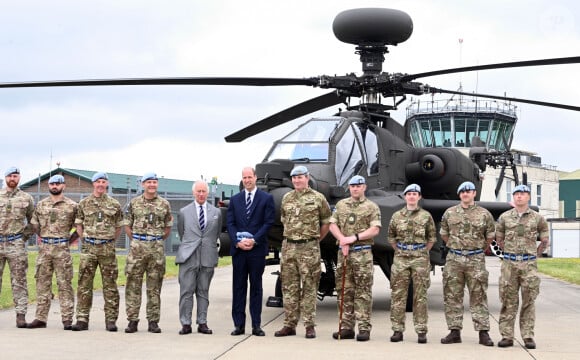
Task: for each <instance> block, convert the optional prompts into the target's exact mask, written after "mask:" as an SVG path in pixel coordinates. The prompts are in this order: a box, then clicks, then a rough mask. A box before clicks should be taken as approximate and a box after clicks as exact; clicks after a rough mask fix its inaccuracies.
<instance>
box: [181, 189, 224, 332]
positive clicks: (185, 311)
mask: <svg viewBox="0 0 580 360" xmlns="http://www.w3.org/2000/svg"><path fill="white" fill-rule="evenodd" d="M208 192H209V188H208V185H207V183H206V182H205V181H196V182H195V183H194V184H193V196H194V197H195V201H194V202H192V203H191V204H189V205H187V206H186V207H184V208H182V209H181V210H180V211H179V215H178V216H177V231H178V233H179V238H180V239H181V244H180V245H179V250H178V251H177V256H176V257H175V263H176V264H178V265H179V321H180V322H181V326H182V328H181V330H180V331H179V334H180V335H185V334H191V332H192V329H191V313H192V310H193V294H195V297H196V299H197V319H196V323H197V332H199V333H202V334H212V333H213V332H212V330H211V329H210V328H208V326H207V308H208V306H209V285H210V283H211V279H212V277H213V272H214V268H215V267H216V266H217V263H218V248H217V240H218V237H219V234H220V231H221V223H222V222H221V212H220V210H219V209H217V208H216V207H215V206H212V205H211V204H209V203H208V202H207V201H206V199H207V195H208Z"/></svg>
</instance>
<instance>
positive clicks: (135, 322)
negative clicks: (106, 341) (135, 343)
mask: <svg viewBox="0 0 580 360" xmlns="http://www.w3.org/2000/svg"><path fill="white" fill-rule="evenodd" d="M138 324H139V320H130V321H129V325H127V327H126V328H125V332H126V333H127V334H132V333H134V332H137V325H138Z"/></svg>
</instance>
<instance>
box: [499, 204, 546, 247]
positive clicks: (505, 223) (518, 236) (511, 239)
mask: <svg viewBox="0 0 580 360" xmlns="http://www.w3.org/2000/svg"><path fill="white" fill-rule="evenodd" d="M495 233H496V236H498V237H499V238H501V237H503V238H504V246H503V251H504V252H506V253H510V254H529V255H536V253H537V247H538V246H537V245H536V240H538V239H543V238H547V237H549V235H550V233H549V229H548V222H547V221H546V220H545V219H544V217H543V216H542V215H540V214H538V213H537V212H535V211H534V210H532V209H529V208H528V210H526V211H525V212H524V213H523V214H522V216H521V217H520V216H519V215H518V212H517V210H516V209H515V208H514V209H511V210H508V211H506V212H504V213H503V214H501V216H500V217H499V220H498V224H497V227H496V230H495Z"/></svg>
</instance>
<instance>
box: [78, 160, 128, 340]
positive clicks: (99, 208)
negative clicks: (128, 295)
mask: <svg viewBox="0 0 580 360" xmlns="http://www.w3.org/2000/svg"><path fill="white" fill-rule="evenodd" d="M92 182H93V193H92V194H91V195H90V196H88V197H86V198H84V199H82V200H81V201H80V203H79V208H78V213H77V217H76V220H75V225H76V229H77V233H78V234H79V236H80V237H81V238H82V239H83V241H82V248H81V256H80V264H79V280H78V289H77V314H76V316H77V322H76V324H74V325H73V327H72V329H73V331H83V330H88V329H89V314H90V311H91V306H92V304H93V281H94V279H95V273H96V270H97V267H100V271H101V279H102V282H103V298H104V300H105V329H106V330H107V331H117V325H116V324H115V323H116V321H117V318H118V317H119V290H118V289H117V277H118V275H119V269H118V267H117V256H116V254H115V240H116V239H117V238H118V237H119V235H120V234H121V226H122V225H123V213H122V211H121V205H120V204H119V202H118V201H117V200H115V199H113V198H112V197H110V196H108V195H107V187H108V185H109V177H108V175H107V174H106V173H104V172H97V173H95V174H94V175H93V177H92Z"/></svg>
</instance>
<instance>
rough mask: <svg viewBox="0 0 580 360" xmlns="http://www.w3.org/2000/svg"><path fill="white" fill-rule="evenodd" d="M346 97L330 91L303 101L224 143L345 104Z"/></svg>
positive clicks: (254, 124) (239, 131)
mask: <svg viewBox="0 0 580 360" xmlns="http://www.w3.org/2000/svg"><path fill="white" fill-rule="evenodd" d="M346 99H347V97H346V96H344V95H341V94H339V93H337V92H336V91H332V92H329V93H326V94H324V95H321V96H318V97H315V98H312V99H310V100H307V101H304V102H302V103H300V104H297V105H294V106H292V107H290V108H288V109H286V110H282V111H280V112H279V113H276V114H274V115H271V116H268V117H267V118H265V119H262V120H260V121H258V122H256V123H253V124H252V125H249V126H247V127H245V128H243V129H241V130H238V131H236V132H235V133H233V134H230V135H228V136H226V137H225V139H226V142H240V141H242V140H245V139H247V138H249V137H250V136H254V135H256V134H259V133H261V132H264V131H266V130H270V129H272V128H274V127H276V126H278V125H282V124H285V123H287V122H288V121H292V120H294V119H297V118H299V117H301V116H304V115H307V114H310V113H312V112H315V111H318V110H322V109H325V108H327V107H330V106H333V105H337V104H340V103H346Z"/></svg>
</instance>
